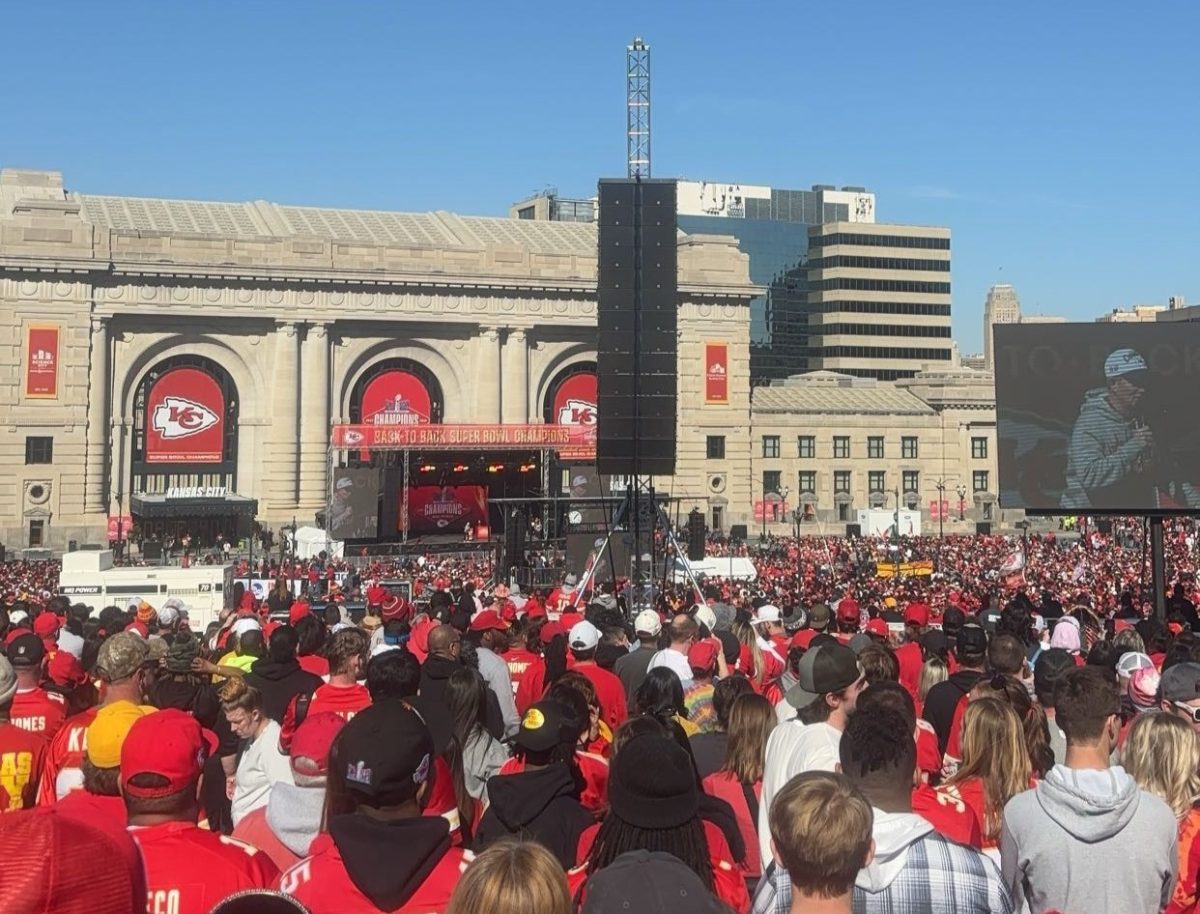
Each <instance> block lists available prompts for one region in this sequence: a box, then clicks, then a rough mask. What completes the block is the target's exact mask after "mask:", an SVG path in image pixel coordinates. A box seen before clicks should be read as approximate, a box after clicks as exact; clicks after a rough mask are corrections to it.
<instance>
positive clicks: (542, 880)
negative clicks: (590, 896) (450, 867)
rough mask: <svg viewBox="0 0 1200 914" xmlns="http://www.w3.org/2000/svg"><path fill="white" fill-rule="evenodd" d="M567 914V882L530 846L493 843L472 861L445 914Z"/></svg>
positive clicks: (548, 857) (546, 857) (542, 853)
mask: <svg viewBox="0 0 1200 914" xmlns="http://www.w3.org/2000/svg"><path fill="white" fill-rule="evenodd" d="M480 911H487V912H488V914H571V896H570V894H569V893H568V891H567V877H566V875H565V874H564V873H563V868H562V867H561V866H560V865H559V863H558V861H557V860H556V859H555V858H554V855H553V854H551V853H550V851H548V850H546V848H544V847H542V846H541V845H540V844H538V843H536V842H534V841H516V840H512V839H508V840H504V841H499V842H497V843H496V844H493V845H492V846H491V847H489V848H488V849H487V850H485V851H483V852H482V853H480V854H479V855H478V856H476V857H475V861H474V862H473V863H472V864H471V865H470V866H468V867H467V869H466V872H464V873H463V876H462V879H460V880H459V881H458V885H457V886H455V887H454V894H453V895H452V896H451V897H450V904H449V906H448V907H447V908H446V914H479V912H480Z"/></svg>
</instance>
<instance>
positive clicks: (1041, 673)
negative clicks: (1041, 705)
mask: <svg viewBox="0 0 1200 914" xmlns="http://www.w3.org/2000/svg"><path fill="white" fill-rule="evenodd" d="M1073 669H1075V658H1074V657H1072V656H1071V655H1070V654H1068V653H1067V652H1066V651H1064V650H1063V649H1062V648H1061V647H1052V648H1049V649H1047V650H1044V651H1042V652H1041V653H1040V654H1038V658H1037V662H1036V663H1034V665H1033V691H1034V692H1036V693H1037V694H1038V695H1046V696H1053V695H1054V687H1055V686H1056V685H1057V684H1058V680H1060V679H1062V677H1063V674H1064V673H1066V672H1067V671H1068V670H1073Z"/></svg>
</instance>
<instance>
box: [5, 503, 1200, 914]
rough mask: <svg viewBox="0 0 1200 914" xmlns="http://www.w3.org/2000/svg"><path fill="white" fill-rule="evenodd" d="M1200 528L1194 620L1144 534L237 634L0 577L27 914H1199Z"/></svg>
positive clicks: (284, 610) (839, 555)
mask: <svg viewBox="0 0 1200 914" xmlns="http://www.w3.org/2000/svg"><path fill="white" fill-rule="evenodd" d="M1192 535H1193V534H1192V530H1191V529H1190V528H1189V527H1187V526H1185V525H1183V524H1180V525H1178V526H1174V525H1173V526H1172V528H1171V529H1170V530H1169V531H1168V546H1169V550H1170V556H1169V561H1170V564H1169V568H1170V574H1171V578H1172V581H1171V583H1172V585H1173V587H1172V595H1171V599H1170V601H1169V602H1168V607H1167V615H1166V618H1165V619H1161V618H1158V617H1156V616H1154V615H1153V614H1152V613H1151V612H1149V607H1150V601H1149V599H1148V597H1147V590H1146V587H1145V578H1146V577H1147V576H1146V574H1145V566H1144V562H1143V559H1142V556H1141V554H1140V552H1141V550H1140V545H1141V541H1140V539H1139V537H1138V531H1137V528H1136V526H1135V525H1120V524H1118V525H1117V526H1116V527H1115V528H1114V529H1113V531H1112V532H1111V533H1104V534H1100V533H1095V532H1089V533H1086V534H1085V535H1084V536H1083V537H1081V538H1079V539H1075V538H1071V539H1070V540H1065V539H1061V538H1058V537H1055V536H1052V535H1051V536H1030V537H1028V538H1026V539H1023V540H1014V539H1005V538H1001V537H973V538H967V537H951V538H947V539H945V540H942V541H938V540H925V539H918V540H906V541H904V542H903V543H901V544H899V546H898V548H899V549H902V550H904V553H903V554H902V555H899V556H897V555H896V554H895V552H894V550H893V549H892V548H891V547H892V546H894V545H895V544H889V543H887V542H884V541H872V540H849V539H801V540H794V539H789V540H771V541H769V542H767V543H766V544H762V545H760V546H759V547H756V548H755V549H752V550H751V553H750V554H751V556H752V557H753V558H754V561H755V566H756V569H757V572H758V577H757V579H756V580H754V581H726V580H720V579H715V580H711V581H707V582H703V583H702V585H701V592H693V591H692V589H691V588H690V586H684V585H672V586H670V587H668V588H667V589H666V590H665V591H663V592H662V593H661V594H660V595H659V596H658V598H657V600H656V601H655V602H652V603H647V602H644V601H642V600H640V599H635V597H634V594H635V591H634V590H632V589H630V588H627V587H625V586H623V584H622V583H621V582H617V583H616V584H613V583H607V582H602V583H600V584H598V585H596V586H595V587H594V588H592V589H589V590H588V591H587V592H586V593H582V592H580V591H579V589H578V585H577V583H576V581H575V579H574V578H572V577H570V576H565V577H564V578H563V579H562V580H561V581H560V583H559V584H557V585H556V586H554V587H553V588H547V589H541V590H537V591H534V592H532V593H522V592H520V591H519V590H517V589H515V588H512V587H509V586H506V585H505V584H503V583H495V582H493V581H491V580H489V577H488V575H489V571H490V569H488V568H487V567H486V565H484V564H480V563H471V564H469V565H468V564H465V563H464V564H462V565H456V564H455V563H453V562H447V561H427V562H425V563H420V564H417V563H411V564H405V565H403V566H395V567H391V566H389V567H385V566H384V565H383V564H382V563H377V564H376V565H375V566H374V567H372V566H370V565H367V566H365V567H361V568H356V569H353V573H351V574H347V575H343V576H342V582H341V583H340V584H338V585H337V586H334V585H333V583H332V582H333V581H334V580H335V579H336V574H337V572H338V571H339V570H350V569H338V567H337V566H336V565H334V564H328V565H323V564H319V563H311V564H308V565H306V566H303V567H299V568H288V567H283V566H279V567H273V568H272V567H267V568H265V569H254V571H255V572H263V571H265V572H271V571H274V572H277V573H278V574H279V575H280V577H279V579H278V580H277V581H276V586H275V587H274V588H272V590H271V591H270V593H269V594H267V595H265V597H264V598H263V599H255V598H254V596H253V594H245V595H244V596H240V597H239V599H237V600H236V608H234V609H230V610H227V611H226V612H224V613H222V615H221V618H220V619H219V620H218V621H216V622H214V623H213V625H211V626H210V627H209V629H208V630H206V631H204V632H195V631H192V630H191V629H190V628H189V625H188V617H187V613H186V611H185V610H186V607H183V606H182V605H181V604H180V603H179V602H178V601H175V600H170V601H167V602H165V603H164V604H163V605H162V606H157V607H156V606H151V605H150V604H148V603H145V602H144V601H143V602H140V603H138V604H137V605H134V606H129V607H119V606H110V607H104V608H101V609H100V610H99V611H98V612H96V611H92V610H90V609H89V608H88V607H86V606H82V605H73V604H72V603H71V601H70V599H69V598H68V597H66V596H60V595H57V593H56V587H55V580H54V575H55V571H54V568H53V566H52V565H50V564H48V563H40V564H31V563H11V564H9V565H5V566H0V579H2V580H0V643H2V645H3V656H0V809H3V810H4V811H5V812H4V814H3V815H0V852H2V853H4V854H5V855H6V862H5V865H4V866H3V867H2V868H0V910H3V911H6V912H9V911H12V912H25V911H30V912H32V911H55V912H62V914H72V912H75V911H80V912H83V911H88V912H95V911H112V912H114V914H115V912H121V911H131V912H133V911H137V912H140V911H141V910H143V908H144V909H145V910H147V911H148V912H150V914H209V912H217V914H239V912H256V914H271V912H275V911H279V912H291V914H294V912H302V911H307V912H310V914H325V912H329V914H333V912H339V914H340V912H348V914H357V912H413V914H416V912H441V911H448V912H452V914H466V912H472V914H473V912H479V911H483V910H485V909H486V910H489V911H491V912H494V914H568V912H576V911H583V912H588V914H608V912H617V911H621V912H632V914H637V912H643V911H644V912H668V911H670V912H675V911H683V910H687V911H693V910H695V911H702V912H703V911H713V912H718V911H719V912H730V911H732V912H735V914H747V912H751V911H753V912H756V914H784V912H808V911H854V912H881V914H882V912H898V911H923V912H924V911H927V912H933V914H943V912H944V914H961V912H985V911H988V912H1009V911H1014V912H1015V911H1030V912H1035V914H1040V912H1061V914H1068V912H1076V911H1080V912H1082V911H1102V910H1111V911H1162V910H1166V911H1168V912H1171V914H1182V912H1194V911H1196V910H1198V907H1197V905H1198V894H1200V892H1198V888H1197V875H1198V870H1200V841H1197V835H1198V834H1200V802H1198V801H1200V619H1198V618H1197V614H1196V603H1197V602H1198V601H1200V594H1198V593H1197V592H1196V590H1197V589H1196V583H1195V577H1194V573H1193V563H1192V562H1191V561H1190V556H1191V555H1192V554H1193V547H1194V545H1195V543H1194V540H1192V539H1191V537H1192ZM880 555H884V556H887V558H888V561H892V560H894V559H896V558H900V559H901V560H902V561H904V562H909V563H912V562H919V561H921V560H924V559H931V560H933V562H934V568H933V571H932V573H930V574H922V575H919V576H918V575H914V576H911V577H897V576H892V577H887V576H882V575H880V574H879V566H880V565H883V564H887V562H881V561H880V560H879V558H878V556H880ZM1014 556H1017V559H1016V560H1014ZM393 574H395V575H400V574H406V575H407V576H408V578H409V580H410V581H411V583H412V585H413V586H412V589H411V593H412V597H413V599H412V600H409V599H404V598H402V597H400V596H398V595H397V594H395V593H393V592H391V591H389V590H388V589H387V588H385V587H383V586H381V585H380V583H379V579H380V578H382V577H390V576H392V575H393ZM294 578H300V579H302V580H303V581H304V582H305V586H303V587H300V588H298V589H299V591H300V593H299V595H297V593H296V590H297V588H296V587H294V586H292V584H291V580H292V579H294ZM636 593H638V595H639V597H640V591H638V592H636ZM318 596H319V597H320V599H319V600H318V599H316V598H317V597H318ZM339 597H340V598H342V599H339ZM346 597H352V598H353V599H354V600H361V601H362V602H363V603H365V604H366V607H367V609H366V613H365V614H364V615H362V616H361V618H359V617H358V616H357V614H355V616H353V617H352V616H351V615H350V613H349V612H348V611H347V602H346V600H345V598H346Z"/></svg>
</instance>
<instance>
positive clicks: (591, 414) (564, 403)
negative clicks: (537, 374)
mask: <svg viewBox="0 0 1200 914" xmlns="http://www.w3.org/2000/svg"><path fill="white" fill-rule="evenodd" d="M596 386H597V385H596V375H595V373H594V372H590V371H589V372H583V373H581V374H573V375H571V377H569V378H567V379H566V380H565V381H563V382H562V383H561V384H559V385H558V389H557V390H556V391H555V392H554V400H553V402H552V404H551V410H552V411H551V420H552V421H553V422H554V423H556V424H558V425H564V426H566V427H568V428H570V429H573V430H574V431H575V433H576V435H577V437H578V439H579V441H580V444H579V445H577V446H576V445H571V446H569V447H564V448H559V451H558V455H559V456H560V457H562V458H563V459H564V460H589V459H592V458H594V457H595V456H596V402H597V401H596Z"/></svg>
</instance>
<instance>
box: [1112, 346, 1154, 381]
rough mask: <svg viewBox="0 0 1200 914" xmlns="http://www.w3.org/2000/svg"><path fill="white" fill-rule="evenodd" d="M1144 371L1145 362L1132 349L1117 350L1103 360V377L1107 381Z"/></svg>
mask: <svg viewBox="0 0 1200 914" xmlns="http://www.w3.org/2000/svg"><path fill="white" fill-rule="evenodd" d="M1145 370H1146V360H1145V359H1143V358H1142V357H1141V356H1140V355H1138V353H1137V352H1135V351H1134V350H1132V349H1118V350H1117V351H1116V352H1114V353H1112V354H1111V355H1110V356H1109V357H1108V358H1107V359H1105V360H1104V377H1105V378H1106V379H1107V380H1109V381H1111V380H1113V378H1119V377H1121V376H1122V375H1127V374H1132V373H1133V372H1135V371H1145Z"/></svg>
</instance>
